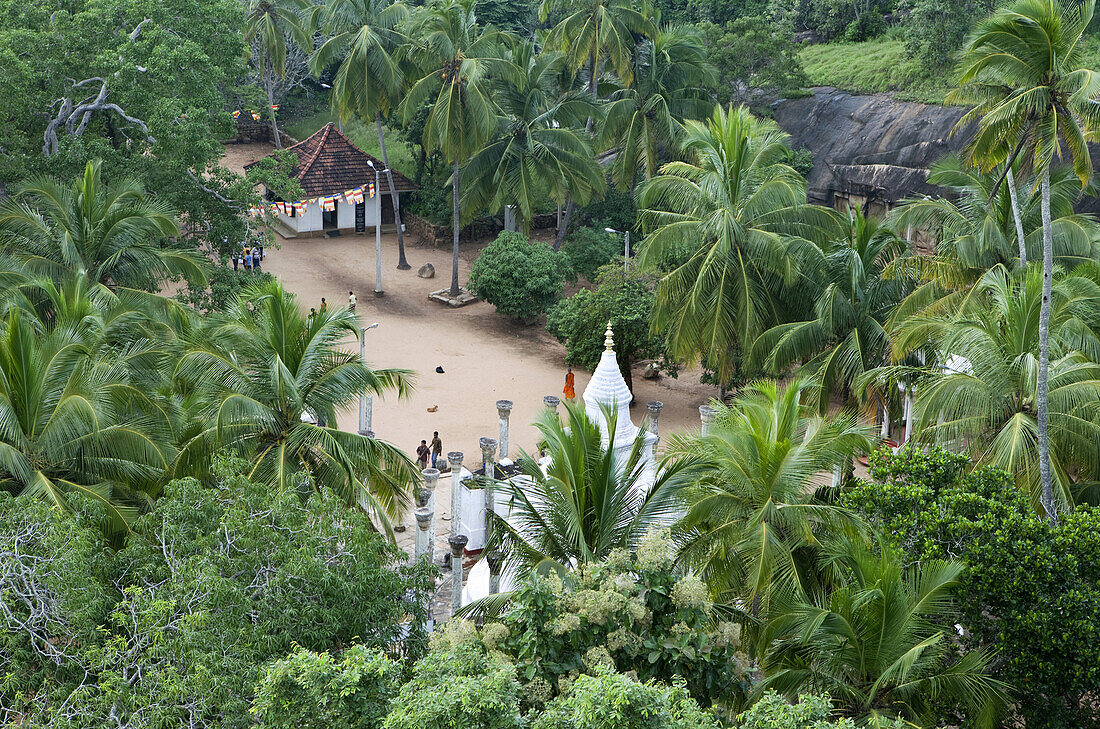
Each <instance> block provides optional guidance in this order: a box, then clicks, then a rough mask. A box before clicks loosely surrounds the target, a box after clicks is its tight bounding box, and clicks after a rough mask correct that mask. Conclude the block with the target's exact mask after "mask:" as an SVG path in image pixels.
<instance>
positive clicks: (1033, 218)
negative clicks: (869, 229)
mask: <svg viewBox="0 0 1100 729" xmlns="http://www.w3.org/2000/svg"><path fill="white" fill-rule="evenodd" d="M1000 181H1001V173H1000V172H998V171H997V170H993V171H991V172H982V171H981V170H980V169H979V168H977V167H972V166H969V165H966V164H965V163H964V162H963V161H962V160H961V159H960V158H959V157H957V156H954V155H952V156H948V157H945V158H944V159H942V160H940V161H939V162H937V163H936V164H934V165H933V166H932V169H931V172H930V174H929V176H928V182H929V184H933V185H936V186H938V187H942V188H945V189H946V190H948V191H950V193H951V194H950V195H948V196H946V197H936V198H931V197H920V198H913V199H909V200H906V201H904V202H903V203H902V204H901V205H900V206H898V207H897V208H895V209H894V210H893V211H891V213H890V215H889V216H887V220H886V222H887V225H889V226H890V227H892V228H893V229H894V231H895V232H896V233H898V234H899V235H900V234H902V232H903V231H904V232H909V231H913V230H920V231H925V232H927V233H928V234H930V235H932V236H934V237H935V239H936V251H935V254H934V255H933V256H931V257H927V256H911V257H907V258H904V259H900V260H899V261H898V262H897V264H895V265H893V266H892V267H891V268H893V269H900V268H902V267H904V268H905V269H907V270H906V273H908V274H911V275H915V276H919V277H920V278H921V284H920V286H919V287H918V288H917V289H916V290H915V291H914V292H913V294H912V295H911V296H910V297H909V298H908V299H907V300H906V302H905V303H904V304H903V305H902V306H900V307H899V308H898V311H897V313H896V315H895V316H894V320H895V321H897V322H900V321H902V320H904V319H905V318H906V317H909V316H912V315H914V314H915V313H919V312H921V311H923V310H924V309H926V308H927V307H939V308H940V309H944V310H947V309H950V308H951V307H952V306H954V305H956V304H957V302H958V300H959V299H960V298H962V297H965V296H966V293H967V291H969V289H970V287H972V286H973V285H974V283H975V282H977V281H978V279H980V278H981V277H982V275H984V274H985V272H986V271H988V270H990V269H991V268H993V267H994V266H997V265H998V264H1001V265H1004V266H1006V267H1008V268H1014V267H1016V266H1017V265H1019V264H1018V261H1019V260H1020V255H1021V253H1020V248H1019V243H1018V240H1014V238H1018V237H1019V235H1022V237H1023V240H1024V249H1023V254H1022V255H1023V260H1025V261H1026V260H1028V259H1030V260H1035V259H1036V258H1041V256H1042V245H1043V242H1042V238H1043V221H1042V211H1041V210H1040V207H1041V206H1040V196H1039V195H1038V194H1036V190H1035V189H1034V187H1033V186H1032V185H1031V184H1030V183H1028V181H1026V180H1025V184H1024V185H1023V186H1022V187H1021V188H1020V189H1019V190H1018V191H1017V196H1016V197H1017V201H1016V204H1013V201H1012V195H1011V194H1010V193H1011V191H1012V185H1010V184H1002V185H1000V186H999V187H998V183H999V182H1000ZM1005 182H1006V183H1007V182H1008V181H1007V179H1006V180H1005ZM1050 189H1051V217H1052V221H1051V228H1052V230H1053V234H1054V237H1053V241H1054V260H1055V263H1057V264H1058V265H1061V266H1064V267H1073V266H1075V265H1078V264H1080V263H1083V262H1084V261H1088V260H1092V259H1093V258H1094V257H1095V256H1096V254H1097V252H1098V243H1097V241H1098V240H1100V235H1098V226H1097V224H1096V221H1095V220H1093V219H1092V218H1090V217H1088V216H1084V215H1077V214H1075V213H1074V212H1073V206H1074V203H1075V202H1076V201H1077V200H1078V199H1079V198H1080V197H1081V187H1080V184H1079V182H1078V180H1077V179H1076V178H1075V177H1074V175H1073V172H1072V170H1070V169H1069V168H1067V167H1058V168H1055V169H1054V170H1052V171H1051V185H1050ZM1017 217H1018V218H1019V228H1020V231H1021V234H1017V232H1016V223H1017V220H1016V219H1017Z"/></svg>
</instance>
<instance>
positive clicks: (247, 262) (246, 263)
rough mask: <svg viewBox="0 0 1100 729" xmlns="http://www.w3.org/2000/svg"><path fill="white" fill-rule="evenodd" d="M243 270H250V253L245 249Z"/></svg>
mask: <svg viewBox="0 0 1100 729" xmlns="http://www.w3.org/2000/svg"><path fill="white" fill-rule="evenodd" d="M244 270H246V271H251V270H252V251H250V250H248V249H247V248H245V249H244Z"/></svg>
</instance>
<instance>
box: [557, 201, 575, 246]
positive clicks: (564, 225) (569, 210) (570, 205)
mask: <svg viewBox="0 0 1100 729" xmlns="http://www.w3.org/2000/svg"><path fill="white" fill-rule="evenodd" d="M576 207H577V203H575V202H573V199H572V198H570V197H569V196H568V195H567V196H566V198H565V214H564V215H562V216H561V225H559V226H558V234H557V235H556V236H555V237H554V250H555V251H556V250H558V249H559V248H561V244H562V243H563V242H564V241H565V231H566V230H567V229H568V228H569V217H570V216H571V215H572V214H573V211H574V210H575V209H576Z"/></svg>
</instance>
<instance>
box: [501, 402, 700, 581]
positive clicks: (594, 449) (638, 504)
mask: <svg viewBox="0 0 1100 729" xmlns="http://www.w3.org/2000/svg"><path fill="white" fill-rule="evenodd" d="M602 415H603V417H604V419H605V422H606V423H607V424H608V425H607V432H609V433H610V437H609V439H608V440H606V441H605V440H604V436H603V432H604V431H603V430H602V429H601V425H600V423H599V422H598V420H597V419H596V418H593V417H591V416H589V415H588V414H587V413H586V412H585V410H584V406H583V405H575V404H566V416H565V419H564V421H563V420H562V419H561V418H560V417H559V416H558V415H557V413H556V412H553V411H549V410H547V411H546V412H544V413H543V414H542V415H540V416H539V419H538V420H537V421H536V423H535V427H537V428H538V431H539V449H540V450H541V451H542V453H543V454H544V455H545V456H546V457H547V458H548V461H547V460H546V459H543V463H546V465H545V467H543V466H542V465H540V462H539V460H538V459H537V458H536V457H534V456H532V455H530V454H527V453H523V454H522V455H521V456H520V457H519V459H518V461H517V463H518V465H519V468H520V473H521V474H522V476H521V477H520V478H518V479H516V478H513V479H511V480H509V481H499V482H495V483H494V486H495V488H497V489H500V490H502V492H503V497H504V498H506V499H507V501H508V512H507V514H504V515H501V514H496V513H495V512H491V513H490V520H491V523H492V537H491V542H490V543H491V546H494V547H499V548H501V549H502V550H503V551H504V553H505V554H506V555H507V558H506V566H507V567H508V568H509V569H510V570H512V571H513V574H514V575H516V576H517V577H518V578H520V579H522V578H524V577H526V576H528V575H530V574H531V573H532V572H533V571H534V570H536V569H545V568H547V567H552V568H553V569H555V570H558V571H561V572H564V571H567V570H569V569H572V568H573V567H575V566H577V565H581V564H586V563H592V562H600V561H602V560H603V559H605V558H606V557H607V556H608V554H610V553H611V551H612V550H615V549H627V550H633V549H636V548H637V546H638V544H639V543H640V542H641V540H642V539H643V538H644V537H645V536H646V535H647V534H649V533H650V532H651V531H652V530H654V529H658V528H667V527H668V526H669V525H671V524H672V522H673V521H674V519H675V517H676V515H677V514H678V513H679V511H680V510H681V502H680V501H679V498H678V496H679V494H680V492H681V491H682V490H683V489H684V488H685V486H686V485H687V483H688V480H687V476H688V473H687V471H686V469H684V468H683V467H681V466H679V465H675V466H671V467H669V468H667V469H661V470H660V471H659V472H658V473H657V474H656V478H655V480H654V482H653V484H652V485H651V486H649V487H645V486H643V483H644V481H645V480H646V478H647V477H649V478H652V477H653V474H646V460H645V455H646V450H647V449H648V448H649V446H648V445H646V442H645V431H644V430H643V431H639V432H638V435H637V437H636V438H635V439H634V441H633V442H632V443H631V444H630V451H629V453H628V454H627V455H626V458H625V460H623V459H622V457H621V456H616V454H615V448H616V426H617V423H618V418H619V413H617V412H615V411H614V410H613V409H606V408H605V409H604V410H603V411H602ZM500 498H501V496H497V497H495V500H496V501H497V502H498V503H499V501H500Z"/></svg>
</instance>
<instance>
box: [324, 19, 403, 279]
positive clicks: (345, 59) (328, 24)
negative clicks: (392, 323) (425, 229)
mask: <svg viewBox="0 0 1100 729" xmlns="http://www.w3.org/2000/svg"><path fill="white" fill-rule="evenodd" d="M408 16H409V10H408V8H407V7H406V6H405V5H404V4H402V3H400V2H393V1H392V0H328V2H326V3H325V4H324V5H315V6H313V8H312V9H311V12H310V23H309V25H310V27H311V28H315V29H317V30H320V32H321V33H323V34H324V35H325V36H327V37H328V39H327V40H326V41H325V42H324V43H322V44H321V47H320V48H318V49H317V50H316V51H314V52H313V54H312V55H311V56H310V59H309V67H310V70H311V71H312V72H313V74H314V75H315V76H320V75H321V73H322V72H323V71H324V70H325V69H326V68H327V67H328V66H329V65H331V64H332V63H333V62H334V61H335V60H336V59H337V58H340V59H341V60H340V66H339V68H337V70H336V76H335V77H334V78H333V80H332V92H331V96H330V97H329V98H330V100H331V102H332V108H333V109H334V110H336V112H337V113H338V114H339V115H340V118H341V119H347V118H348V117H350V116H353V115H354V116H358V117H359V118H361V119H363V120H365V121H370V120H371V119H373V120H374V124H375V127H376V128H377V130H378V146H379V148H380V149H381V150H382V163H383V164H384V165H385V166H386V182H387V184H388V185H389V187H390V196H391V198H392V199H393V215H394V222H395V223H396V224H397V267H398V268H399V269H400V270H402V271H404V270H407V269H409V268H411V266H409V262H408V261H407V260H406V259H405V230H404V226H403V225H402V224H401V205H400V201H399V199H398V198H399V195H398V193H397V189H396V188H395V187H394V184H393V170H392V169H390V158H389V155H388V154H387V153H386V137H385V134H384V129H383V126H382V117H383V116H386V115H388V114H389V113H390V112H391V111H393V109H394V108H396V106H397V105H398V103H399V100H400V95H401V93H402V91H403V90H404V88H405V72H404V69H403V68H402V66H401V63H400V59H398V58H397V55H396V52H397V50H398V49H399V47H400V45H401V44H402V43H403V42H404V41H405V38H404V36H403V35H402V34H401V33H400V32H399V31H398V27H399V26H400V24H401V23H403V22H405V20H407V19H408Z"/></svg>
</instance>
